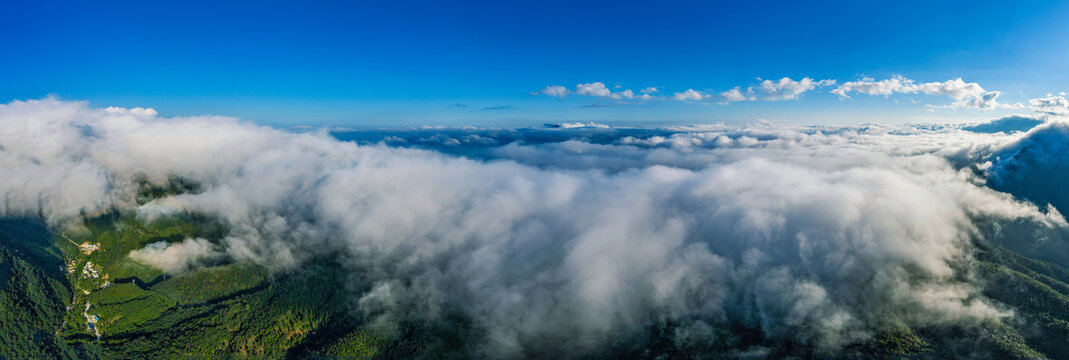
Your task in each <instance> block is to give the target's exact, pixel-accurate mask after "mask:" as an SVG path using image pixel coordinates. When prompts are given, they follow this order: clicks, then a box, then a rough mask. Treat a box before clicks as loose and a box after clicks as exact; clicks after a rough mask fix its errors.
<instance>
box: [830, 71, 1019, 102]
mask: <svg viewBox="0 0 1069 360" xmlns="http://www.w3.org/2000/svg"><path fill="white" fill-rule="evenodd" d="M851 92H857V93H861V94H867V95H883V96H884V97H887V96H889V95H891V94H894V93H905V94H918V93H920V94H926V95H942V96H947V97H950V98H952V99H954V100H955V101H954V102H953V103H951V104H949V105H940V106H931V105H929V108H950V109H962V108H964V109H980V110H994V109H1020V108H1023V107H1024V105H1022V104H1018V103H1015V104H1002V103H999V102H998V100H997V99H998V97H999V95H1001V92H998V91H986V90H984V88H983V87H981V86H980V84H977V83H967V82H965V81H964V80H962V79H961V78H956V79H951V80H947V81H943V82H938V81H936V82H928V83H919V84H918V83H916V82H915V81H913V80H912V79H908V78H906V77H904V76H902V75H894V76H892V77H891V78H888V79H884V80H880V81H876V80H875V79H873V78H870V77H866V78H862V79H861V80H857V81H848V82H845V83H842V84H841V85H839V86H838V87H836V88H835V89H832V90H831V93H832V94H836V95H839V97H840V98H844V99H849V98H850V95H849V93H851Z"/></svg>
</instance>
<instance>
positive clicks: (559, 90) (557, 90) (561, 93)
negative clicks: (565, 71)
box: [536, 85, 570, 98]
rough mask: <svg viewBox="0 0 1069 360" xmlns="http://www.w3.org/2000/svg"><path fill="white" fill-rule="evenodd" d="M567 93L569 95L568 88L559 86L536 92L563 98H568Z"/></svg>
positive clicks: (551, 86) (550, 86)
mask: <svg viewBox="0 0 1069 360" xmlns="http://www.w3.org/2000/svg"><path fill="white" fill-rule="evenodd" d="M568 93H570V91H568V88H566V87H563V86H560V85H549V86H546V87H545V88H544V89H542V91H539V92H537V93H536V94H542V95H547V96H556V97H560V98H563V97H565V96H568Z"/></svg>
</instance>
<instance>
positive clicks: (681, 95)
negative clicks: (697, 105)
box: [672, 89, 709, 101]
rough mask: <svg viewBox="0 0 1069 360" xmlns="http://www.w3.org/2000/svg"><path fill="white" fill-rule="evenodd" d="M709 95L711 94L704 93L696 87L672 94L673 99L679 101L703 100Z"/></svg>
mask: <svg viewBox="0 0 1069 360" xmlns="http://www.w3.org/2000/svg"><path fill="white" fill-rule="evenodd" d="M708 97H709V95H707V94H703V93H701V92H700V91H697V90H694V89H687V91H684V92H677V93H675V94H673V95H672V99H675V100H678V101H701V100H704V99H706V98H708Z"/></svg>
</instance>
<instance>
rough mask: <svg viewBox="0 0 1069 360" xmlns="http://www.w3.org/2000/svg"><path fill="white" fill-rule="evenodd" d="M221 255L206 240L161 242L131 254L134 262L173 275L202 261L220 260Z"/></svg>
mask: <svg viewBox="0 0 1069 360" xmlns="http://www.w3.org/2000/svg"><path fill="white" fill-rule="evenodd" d="M219 255H220V254H218V253H216V252H215V251H213V250H212V244H211V243H210V242H208V241H207V240H204V239H185V240H184V241H182V242H179V243H172V244H168V243H166V242H163V241H160V242H155V243H151V244H148V245H146V246H145V247H144V248H141V249H137V250H134V251H131V252H130V254H129V256H130V258H131V259H133V260H134V261H137V262H140V263H142V264H145V265H151V266H153V267H156V268H157V269H160V270H163V271H164V272H167V273H172V274H173V273H179V272H183V271H186V270H188V269H190V268H192V267H196V266H198V265H199V264H200V263H201V262H202V261H206V260H211V259H213V258H218V257H219Z"/></svg>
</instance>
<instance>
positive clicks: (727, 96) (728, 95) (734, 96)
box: [720, 86, 756, 102]
mask: <svg viewBox="0 0 1069 360" xmlns="http://www.w3.org/2000/svg"><path fill="white" fill-rule="evenodd" d="M720 97H722V98H723V99H724V101H727V102H733V101H746V100H755V99H756V98H754V97H753V96H749V97H747V96H746V95H744V94H743V93H742V90H740V89H739V87H738V86H736V87H735V88H734V89H731V90H728V91H725V92H722V93H720Z"/></svg>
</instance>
